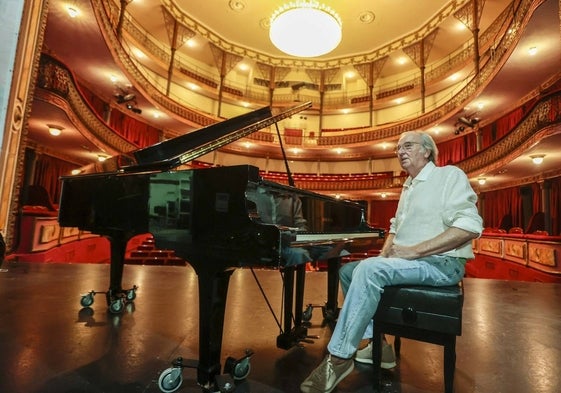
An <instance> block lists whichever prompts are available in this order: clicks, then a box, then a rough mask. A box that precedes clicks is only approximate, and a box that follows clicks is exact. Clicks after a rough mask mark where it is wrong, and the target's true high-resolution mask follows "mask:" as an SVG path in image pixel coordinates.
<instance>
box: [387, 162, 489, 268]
mask: <svg viewBox="0 0 561 393" xmlns="http://www.w3.org/2000/svg"><path fill="white" fill-rule="evenodd" d="M476 202H477V195H476V194H475V192H474V191H473V189H472V188H471V185H470V184H469V180H468V178H467V176H466V175H465V173H464V172H463V171H462V170H461V169H459V168H457V167H455V166H444V167H437V166H435V165H434V164H433V163H432V162H429V163H428V164H426V165H425V167H424V168H423V169H422V170H421V172H420V173H419V174H418V175H417V176H416V177H415V178H414V179H413V178H411V177H409V178H407V180H406V181H405V184H404V185H403V190H402V193H401V197H400V199H399V203H398V206H397V211H396V214H395V217H394V218H392V219H391V220H390V231H389V232H390V233H393V234H394V235H395V237H394V239H393V243H394V244H397V245H403V246H412V245H415V244H418V243H421V242H423V241H426V240H429V239H432V238H434V237H436V236H438V235H439V234H441V233H442V232H444V231H445V230H446V229H448V228H450V227H456V228H460V229H464V230H466V231H469V232H473V233H477V234H479V235H481V232H482V230H483V220H482V219H481V216H480V215H479V213H478V212H477V206H476ZM444 254H445V255H450V256H455V257H460V258H466V259H472V258H474V255H473V250H472V246H471V242H467V243H466V244H464V245H462V246H461V247H458V248H456V249H454V250H450V251H448V252H446V253H444Z"/></svg>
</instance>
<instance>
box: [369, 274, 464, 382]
mask: <svg viewBox="0 0 561 393" xmlns="http://www.w3.org/2000/svg"><path fill="white" fill-rule="evenodd" d="M463 304H464V290H463V283H462V282H460V283H459V284H458V285H454V286H446V287H429V286H418V285H403V286H402V285H399V286H388V287H385V288H384V292H383V294H382V297H381V299H380V303H379V305H378V309H377V311H376V314H375V315H374V317H373V318H374V337H380V336H381V335H382V334H384V333H385V334H390V335H393V336H395V342H394V348H395V353H396V356H399V352H400V348H401V339H400V337H405V338H409V339H412V340H417V341H423V342H428V343H432V344H438V345H442V346H444V391H445V393H452V392H453V389H454V371H455V368H456V336H461V334H462V308H463ZM372 344H373V345H372V359H373V361H374V383H375V386H374V388H375V390H376V389H378V391H382V374H381V370H380V363H381V357H382V343H381V340H373V343H372Z"/></svg>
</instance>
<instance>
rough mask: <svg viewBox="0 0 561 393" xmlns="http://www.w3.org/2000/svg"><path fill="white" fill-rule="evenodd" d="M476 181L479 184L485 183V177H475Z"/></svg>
mask: <svg viewBox="0 0 561 393" xmlns="http://www.w3.org/2000/svg"><path fill="white" fill-rule="evenodd" d="M477 182H478V183H479V184H480V185H483V184H485V183H486V182H487V179H486V178H484V177H480V178H478V179H477Z"/></svg>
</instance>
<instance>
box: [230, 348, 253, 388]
mask: <svg viewBox="0 0 561 393" xmlns="http://www.w3.org/2000/svg"><path fill="white" fill-rule="evenodd" d="M251 355H253V351H252V350H251V349H246V350H245V356H244V357H242V358H241V359H238V360H236V359H234V358H233V357H228V358H227V359H226V364H225V365H224V373H225V374H226V373H227V374H230V375H231V376H232V378H234V381H241V380H244V379H246V378H247V376H248V375H249V372H250V371H251V363H250V362H249V358H250V357H251Z"/></svg>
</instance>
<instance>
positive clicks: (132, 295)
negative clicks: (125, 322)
mask: <svg viewBox="0 0 561 393" xmlns="http://www.w3.org/2000/svg"><path fill="white" fill-rule="evenodd" d="M137 288H138V287H137V286H136V285H135V286H134V287H132V289H129V290H128V291H126V298H127V301H128V302H132V301H133V300H134V299H136V290H137Z"/></svg>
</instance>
